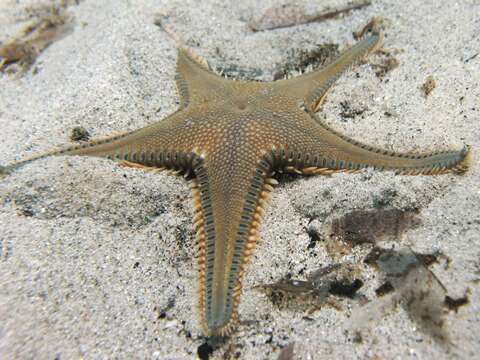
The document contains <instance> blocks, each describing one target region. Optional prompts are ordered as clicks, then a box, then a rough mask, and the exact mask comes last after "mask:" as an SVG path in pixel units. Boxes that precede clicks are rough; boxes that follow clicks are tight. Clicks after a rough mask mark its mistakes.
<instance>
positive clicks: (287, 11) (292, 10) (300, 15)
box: [248, 0, 372, 31]
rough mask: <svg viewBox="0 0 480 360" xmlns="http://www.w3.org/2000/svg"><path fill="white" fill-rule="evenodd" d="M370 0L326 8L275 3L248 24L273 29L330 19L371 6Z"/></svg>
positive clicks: (260, 28)
mask: <svg viewBox="0 0 480 360" xmlns="http://www.w3.org/2000/svg"><path fill="white" fill-rule="evenodd" d="M371 3H372V2H371V1H370V0H354V1H351V2H349V3H347V4H346V5H343V6H339V7H335V8H331V7H325V8H324V9H321V10H318V9H315V10H310V9H305V8H303V7H301V6H298V5H294V4H283V5H280V6H278V5H275V6H272V7H270V8H268V9H267V10H266V11H265V12H264V13H263V14H262V15H261V16H259V17H255V18H253V19H251V20H250V21H249V23H248V26H249V27H250V29H252V30H253V31H263V30H273V29H278V28H284V27H289V26H295V25H300V24H306V23H309V22H314V21H322V20H326V19H330V18H333V17H336V16H339V15H341V14H344V13H347V12H349V11H352V10H358V9H361V8H363V7H366V6H369V5H370V4H371Z"/></svg>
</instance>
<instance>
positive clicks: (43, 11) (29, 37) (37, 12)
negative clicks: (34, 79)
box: [0, 3, 72, 75]
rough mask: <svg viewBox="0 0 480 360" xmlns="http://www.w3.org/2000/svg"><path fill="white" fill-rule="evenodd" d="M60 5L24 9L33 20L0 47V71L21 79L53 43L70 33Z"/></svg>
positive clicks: (64, 13) (67, 18)
mask: <svg viewBox="0 0 480 360" xmlns="http://www.w3.org/2000/svg"><path fill="white" fill-rule="evenodd" d="M68 5H69V3H65V4H60V5H49V6H47V5H43V6H39V7H36V8H33V7H32V8H27V10H26V11H27V13H29V17H31V18H33V20H31V21H30V23H29V24H28V25H27V26H25V27H24V28H23V29H22V30H21V31H20V32H19V33H18V34H17V35H16V36H15V37H14V38H12V39H10V40H8V41H6V42H5V43H4V44H2V45H1V46H0V58H1V61H0V71H2V72H6V71H7V70H8V72H10V73H18V74H19V75H23V74H24V73H26V72H27V71H28V70H29V69H30V68H31V67H32V65H33V64H34V63H35V61H36V59H37V57H38V56H39V55H40V54H41V53H42V52H43V51H44V50H45V49H46V48H47V47H48V46H50V45H51V44H52V43H53V42H54V41H57V40H59V39H61V38H63V37H64V36H66V35H67V34H69V33H70V32H71V30H72V29H71V26H70V22H71V18H70V17H69V16H68V14H67V13H66V11H65V10H64V7H66V6H68Z"/></svg>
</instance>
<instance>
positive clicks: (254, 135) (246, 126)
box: [2, 32, 469, 335]
mask: <svg viewBox="0 0 480 360" xmlns="http://www.w3.org/2000/svg"><path fill="white" fill-rule="evenodd" d="M382 38H383V37H382V35H381V33H379V32H376V33H375V32H373V33H371V34H370V35H368V36H366V37H365V38H364V39H363V40H361V41H360V42H358V43H357V44H356V45H354V46H353V47H351V48H350V49H348V50H346V51H344V52H343V53H342V54H341V55H340V56H339V57H337V58H336V59H335V60H334V61H333V62H331V63H330V64H328V65H327V66H325V67H324V68H323V69H321V70H319V71H314V72H311V73H307V74H304V75H302V76H299V77H296V78H293V79H288V80H280V81H275V82H253V81H235V80H228V79H226V78H224V77H222V76H219V75H217V74H215V73H213V72H212V71H210V70H209V69H208V65H206V64H204V63H200V62H199V61H197V60H196V59H195V57H194V56H192V54H191V53H189V51H188V50H186V49H179V51H178V60H177V75H176V81H177V86H178V90H179V93H180V98H181V102H180V107H179V109H178V110H177V111H176V112H175V113H173V114H171V115H170V116H168V117H167V118H166V119H164V120H161V121H159V122H156V123H154V124H152V125H150V126H147V127H145V128H142V129H139V130H135V131H131V132H127V133H125V134H122V135H115V136H110V137H107V138H103V139H99V140H93V141H90V142H87V143H83V144H80V145H73V146H66V147H63V148H60V149H58V150H54V151H51V152H48V153H46V154H41V155H38V156H34V157H32V158H28V159H25V160H23V161H20V162H17V163H14V164H11V165H9V166H7V167H4V168H2V171H3V172H8V171H12V170H13V169H15V168H17V167H19V166H21V165H24V164H26V163H29V162H31V161H33V160H36V159H40V158H45V157H47V156H52V155H86V156H100V157H106V158H109V159H112V160H120V161H122V162H123V163H124V164H125V165H127V166H132V167H140V168H149V169H156V170H158V169H170V170H173V171H175V172H177V173H179V174H183V175H184V176H185V177H186V178H187V179H189V180H191V182H192V190H193V199H194V207H195V211H196V214H195V217H194V223H195V226H196V229H197V239H198V249H199V254H198V264H199V306H200V316H201V323H202V326H203V329H204V332H205V334H206V335H225V334H229V333H230V332H231V331H232V329H233V326H234V325H235V323H236V321H237V320H238V305H239V302H240V295H241V291H242V278H243V276H244V273H245V269H246V266H247V263H248V261H249V258H250V256H251V255H252V252H253V250H254V248H255V244H256V243H257V240H258V238H259V226H260V222H261V218H262V216H263V214H264V207H265V204H266V199H267V197H268V195H269V193H270V192H271V191H272V190H273V185H275V184H276V181H275V180H274V179H273V178H272V177H271V176H272V174H273V173H274V172H275V171H293V172H296V173H299V174H305V175H314V174H331V173H333V172H340V171H347V172H355V171H359V170H361V169H363V168H366V167H373V168H375V169H378V170H394V171H396V172H397V173H402V174H412V175H413V174H439V173H446V172H455V173H461V172H463V171H465V170H466V169H467V155H468V154H469V149H468V147H465V148H463V149H461V150H458V151H444V152H436V153H431V154H400V153H395V152H391V151H387V150H381V149H377V148H374V147H371V146H368V145H364V144H361V143H359V142H357V141H355V140H352V139H349V138H347V137H345V136H343V135H341V134H339V133H337V132H335V131H333V130H332V129H330V128H329V127H328V126H326V125H325V124H324V123H323V122H322V121H321V120H320V119H319V118H318V117H317V116H316V114H315V113H316V111H318V109H319V107H320V105H321V103H322V101H323V100H324V98H325V94H326V93H327V91H328V89H329V88H330V87H331V86H332V84H333V83H334V82H335V80H336V79H337V78H338V77H339V76H340V74H341V73H342V72H344V71H345V70H346V69H348V68H349V67H350V66H351V65H353V64H354V63H355V62H357V61H358V60H359V59H361V58H363V57H365V56H366V55H367V54H368V53H370V52H372V51H374V50H376V49H378V48H379V47H380V46H381V43H382Z"/></svg>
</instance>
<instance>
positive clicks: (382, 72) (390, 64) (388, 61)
mask: <svg viewBox="0 0 480 360" xmlns="http://www.w3.org/2000/svg"><path fill="white" fill-rule="evenodd" d="M383 55H384V57H383V59H382V61H381V62H379V63H376V64H371V66H372V67H373V69H374V71H375V75H376V76H377V77H378V78H379V79H383V78H384V77H385V76H386V75H387V74H388V73H389V72H390V71H392V70H393V69H396V68H397V67H398V65H400V62H399V61H398V60H397V58H395V57H393V56H392V55H391V53H390V52H384V53H383Z"/></svg>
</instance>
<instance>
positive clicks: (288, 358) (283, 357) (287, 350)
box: [277, 342, 295, 360]
mask: <svg viewBox="0 0 480 360" xmlns="http://www.w3.org/2000/svg"><path fill="white" fill-rule="evenodd" d="M294 354H295V343H294V342H292V343H290V344H288V345H287V346H285V347H284V348H283V349H282V350H281V351H280V354H279V355H278V358H277V359H278V360H293V355H294Z"/></svg>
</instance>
